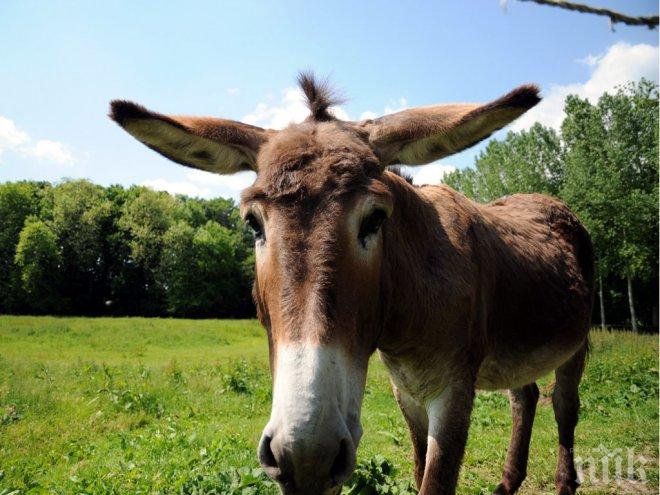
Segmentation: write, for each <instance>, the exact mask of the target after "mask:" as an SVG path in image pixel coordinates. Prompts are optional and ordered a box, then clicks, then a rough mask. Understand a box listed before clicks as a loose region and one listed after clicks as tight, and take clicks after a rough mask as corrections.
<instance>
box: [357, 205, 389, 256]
mask: <svg viewBox="0 0 660 495" xmlns="http://www.w3.org/2000/svg"><path fill="white" fill-rule="evenodd" d="M386 218H387V213H385V211H384V210H381V209H376V210H374V211H373V212H371V214H370V215H369V216H368V217H366V218H365V219H364V220H362V225H360V232H359V233H358V240H359V241H360V243H361V244H362V247H365V248H366V247H367V238H368V237H369V236H371V235H374V234H376V233H377V232H378V230H380V227H381V226H382V225H383V222H384V221H385V219H386Z"/></svg>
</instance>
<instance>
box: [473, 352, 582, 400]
mask: <svg viewBox="0 0 660 495" xmlns="http://www.w3.org/2000/svg"><path fill="white" fill-rule="evenodd" d="M578 349H579V346H578V347H575V348H568V349H566V348H563V349H554V348H543V349H538V350H535V351H531V352H527V353H525V354H521V355H516V354H513V353H512V354H505V353H501V354H497V355H490V356H487V357H486V358H485V359H484V361H483V363H482V364H481V367H480V368H479V373H478V375H477V388H478V389H482V390H501V389H514V388H519V387H522V386H523V385H528V384H530V383H533V382H535V381H536V380H538V379H539V378H541V377H543V376H545V375H547V374H549V373H550V372H552V371H554V370H556V369H557V368H558V367H559V366H561V365H562V364H564V363H565V362H566V361H567V360H568V359H569V358H570V357H571V356H572V355H573V354H575V353H576V352H577V350H578Z"/></svg>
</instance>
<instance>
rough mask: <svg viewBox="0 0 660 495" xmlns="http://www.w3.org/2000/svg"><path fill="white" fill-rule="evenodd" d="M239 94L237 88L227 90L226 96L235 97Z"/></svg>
mask: <svg viewBox="0 0 660 495" xmlns="http://www.w3.org/2000/svg"><path fill="white" fill-rule="evenodd" d="M240 92H241V90H240V89H238V88H227V94H229V95H237V94H239V93H240Z"/></svg>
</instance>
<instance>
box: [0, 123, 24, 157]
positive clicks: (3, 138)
mask: <svg viewBox="0 0 660 495" xmlns="http://www.w3.org/2000/svg"><path fill="white" fill-rule="evenodd" d="M29 139H30V138H29V137H28V135H27V134H26V133H25V132H23V131H21V130H19V129H18V127H16V124H14V121H13V120H11V119H8V118H6V117H2V116H0V149H4V148H16V147H18V146H20V145H22V144H24V143H26V142H27V141H29Z"/></svg>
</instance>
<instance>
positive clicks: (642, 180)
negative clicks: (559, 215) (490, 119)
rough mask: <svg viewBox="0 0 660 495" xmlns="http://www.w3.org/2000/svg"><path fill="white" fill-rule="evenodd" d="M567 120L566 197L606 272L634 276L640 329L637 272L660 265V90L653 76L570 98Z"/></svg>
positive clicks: (642, 274)
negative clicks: (593, 97) (594, 97)
mask: <svg viewBox="0 0 660 495" xmlns="http://www.w3.org/2000/svg"><path fill="white" fill-rule="evenodd" d="M565 111H566V119H565V120H564V123H563V125H562V137H563V140H564V144H565V150H564V158H565V162H566V176H565V179H564V187H563V189H562V194H561V195H562V197H563V198H564V199H565V200H566V201H567V203H568V204H569V205H570V206H571V207H572V208H573V209H574V210H575V211H576V212H577V213H578V215H579V216H580V218H581V220H582V221H583V222H584V223H585V225H586V226H587V228H588V230H589V232H590V233H591V236H592V238H593V239H594V244H595V247H596V253H597V256H598V277H599V300H600V307H601V323H603V324H604V319H605V318H604V302H603V284H602V280H603V278H604V277H605V276H606V275H607V274H608V273H609V272H610V271H611V270H614V271H616V272H617V273H618V274H619V275H620V276H621V277H622V278H624V279H626V285H627V292H628V305H629V312H630V321H631V325H632V327H633V330H635V331H637V330H638V322H637V315H636V311H635V304H634V294H633V280H634V279H635V278H637V279H640V280H645V279H648V278H649V277H650V276H651V275H652V274H653V273H656V271H657V253H658V251H657V245H658V243H657V225H658V90H657V85H655V84H653V83H650V82H648V81H641V82H640V83H638V84H635V85H633V84H630V85H627V86H625V87H621V88H619V89H618V90H617V92H616V93H615V94H614V95H610V94H607V93H606V94H604V95H603V96H602V97H601V98H600V99H599V101H598V103H597V104H596V105H592V104H591V103H589V102H588V101H587V100H583V99H580V98H578V97H575V96H569V97H568V98H567V101H566V107H565Z"/></svg>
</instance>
